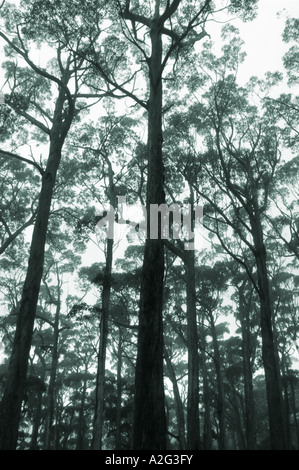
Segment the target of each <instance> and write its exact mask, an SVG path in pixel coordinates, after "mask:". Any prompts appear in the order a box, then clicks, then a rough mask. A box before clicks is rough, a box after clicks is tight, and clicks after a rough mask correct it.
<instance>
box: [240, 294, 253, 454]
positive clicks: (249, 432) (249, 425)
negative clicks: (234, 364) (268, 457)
mask: <svg viewBox="0 0 299 470" xmlns="http://www.w3.org/2000/svg"><path fill="white" fill-rule="evenodd" d="M242 288H243V287H240V290H239V309H240V315H239V318H240V322H241V331H242V361H243V372H244V395H245V428H246V448H247V450H256V433H255V406H254V395H253V374H252V365H251V347H250V343H251V331H250V304H247V303H246V301H245V298H244V292H243V291H242V290H241V289H242Z"/></svg>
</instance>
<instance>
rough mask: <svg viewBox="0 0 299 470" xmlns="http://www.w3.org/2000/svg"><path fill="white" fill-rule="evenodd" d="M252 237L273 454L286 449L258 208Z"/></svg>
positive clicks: (264, 252) (265, 255)
mask: <svg viewBox="0 0 299 470" xmlns="http://www.w3.org/2000/svg"><path fill="white" fill-rule="evenodd" d="M251 227H252V235H253V240H254V247H255V259H256V265H257V275H258V287H259V298H260V312H261V334H262V359H263V365H264V369H265V379H266V393H267V404H268V415H269V431H270V444H271V449H272V450H284V449H285V448H286V442H285V432H284V419H283V406H282V394H281V378H280V371H279V365H278V363H277V354H276V347H275V344H274V339H273V326H272V322H273V312H272V308H271V296H270V286H269V279H268V272H267V253H266V248H265V245H264V241H263V232H262V224H261V220H260V213H259V208H258V207H255V210H254V216H252V217H251Z"/></svg>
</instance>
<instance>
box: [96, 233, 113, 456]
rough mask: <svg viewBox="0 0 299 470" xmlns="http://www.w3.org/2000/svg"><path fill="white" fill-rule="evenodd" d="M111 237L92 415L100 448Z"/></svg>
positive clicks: (110, 249)
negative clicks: (93, 415) (93, 414)
mask: <svg viewBox="0 0 299 470" xmlns="http://www.w3.org/2000/svg"><path fill="white" fill-rule="evenodd" d="M113 243H114V241H113V239H110V238H108V239H107V254H106V266H105V273H104V280H103V290H102V312H101V323H100V344H99V352H98V370H97V383H96V408H95V417H94V431H93V432H94V435H93V449H94V450H101V449H102V440H103V423H104V406H105V380H106V350H107V339H108V321H109V310H110V295H111V273H112V260H113Z"/></svg>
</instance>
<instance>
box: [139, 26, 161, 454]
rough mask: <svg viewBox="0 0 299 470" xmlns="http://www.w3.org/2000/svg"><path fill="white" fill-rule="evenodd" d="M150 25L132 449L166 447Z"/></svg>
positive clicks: (154, 36) (155, 60)
mask: <svg viewBox="0 0 299 470" xmlns="http://www.w3.org/2000/svg"><path fill="white" fill-rule="evenodd" d="M152 23H153V26H152V28H151V44H152V55H151V59H150V77H149V78H150V97H149V101H148V180H147V195H146V209H147V239H146V243H145V252H144V259H143V268H142V278H141V292H140V311H139V329H138V350H137V361H136V373H135V403H134V405H135V413H134V431H133V449H136V450H141V449H145V450H147V449H148V450H159V449H161V450H162V449H165V448H166V418H165V408H164V383H163V319H162V309H163V277H164V249H163V241H162V240H161V227H160V230H159V231H158V239H152V240H151V239H150V220H149V215H150V205H151V204H158V205H160V204H163V203H165V194H164V190H163V180H164V176H163V161H162V140H163V139H162V81H161V60H162V37H161V34H162V33H161V26H159V25H158V22H157V21H156V20H153V22H152Z"/></svg>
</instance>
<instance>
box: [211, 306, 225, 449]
mask: <svg viewBox="0 0 299 470" xmlns="http://www.w3.org/2000/svg"><path fill="white" fill-rule="evenodd" d="M209 318H210V325H211V331H212V338H213V348H214V357H215V360H214V362H215V370H216V383H217V414H218V419H219V450H226V428H225V408H224V402H225V396H224V387H223V378H222V372H221V357H220V351H219V345H218V339H217V333H216V328H215V323H214V319H213V313H210V314H209Z"/></svg>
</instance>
